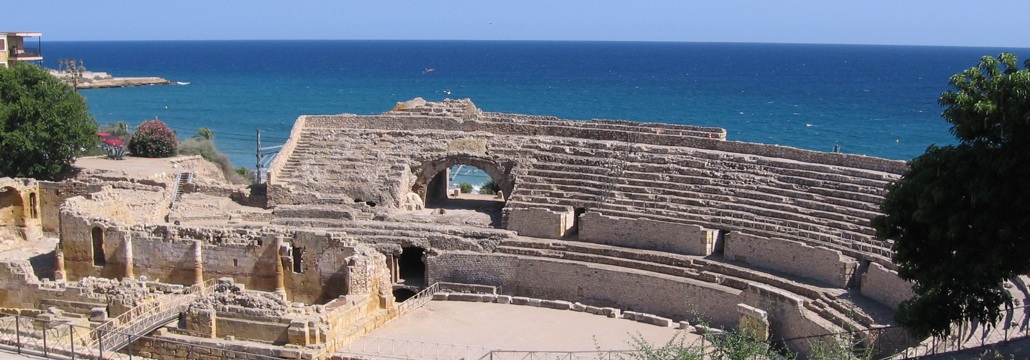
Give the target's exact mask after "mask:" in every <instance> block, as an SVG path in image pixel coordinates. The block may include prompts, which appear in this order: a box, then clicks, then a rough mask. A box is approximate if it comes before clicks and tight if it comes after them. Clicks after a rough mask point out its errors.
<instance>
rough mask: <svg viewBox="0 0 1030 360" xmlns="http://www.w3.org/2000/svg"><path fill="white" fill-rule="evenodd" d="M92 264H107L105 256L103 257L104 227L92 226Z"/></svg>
mask: <svg viewBox="0 0 1030 360" xmlns="http://www.w3.org/2000/svg"><path fill="white" fill-rule="evenodd" d="M92 238H93V266H104V265H107V258H105V257H104V229H101V228H100V227H99V226H98V227H95V228H93V231H92Z"/></svg>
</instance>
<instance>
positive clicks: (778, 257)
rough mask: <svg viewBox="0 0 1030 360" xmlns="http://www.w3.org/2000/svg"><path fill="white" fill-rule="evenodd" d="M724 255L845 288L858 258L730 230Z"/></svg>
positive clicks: (794, 242) (727, 257)
mask: <svg viewBox="0 0 1030 360" xmlns="http://www.w3.org/2000/svg"><path fill="white" fill-rule="evenodd" d="M723 256H725V257H726V259H729V260H732V261H737V262H742V263H746V264H751V265H754V266H757V267H761V268H765V269H770V270H774V271H779V272H783V273H787V274H791V275H797V276H801V277H804V278H808V279H813V280H818V281H822V282H824V283H827V284H830V285H833V286H837V287H841V288H846V287H848V285H849V282H850V281H851V279H852V276H853V275H854V273H855V269H856V268H857V267H858V260H856V259H854V258H851V257H848V256H844V255H843V254H841V252H840V251H837V250H831V249H827V248H823V247H813V246H811V245H808V244H805V243H801V242H797V241H790V240H781V239H772V238H763V237H757V236H752V235H748V234H742V233H730V234H729V235H727V238H726V245H725V249H724V253H723Z"/></svg>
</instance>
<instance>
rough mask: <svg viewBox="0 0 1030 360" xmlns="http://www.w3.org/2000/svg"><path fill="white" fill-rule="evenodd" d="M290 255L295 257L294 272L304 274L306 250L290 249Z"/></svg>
mask: <svg viewBox="0 0 1030 360" xmlns="http://www.w3.org/2000/svg"><path fill="white" fill-rule="evenodd" d="M290 255H292V256H293V272H294V273H297V274H300V273H302V272H304V264H303V261H304V259H303V256H304V248H303V247H297V246H294V247H292V248H291V249H290Z"/></svg>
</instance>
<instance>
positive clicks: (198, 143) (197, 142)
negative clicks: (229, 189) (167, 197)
mask: <svg viewBox="0 0 1030 360" xmlns="http://www.w3.org/2000/svg"><path fill="white" fill-rule="evenodd" d="M179 154H180V155H200V157H202V158H204V159H205V160H207V161H210V162H212V163H214V164H215V165H218V169H219V170H221V171H222V175H223V176H225V180H227V181H229V182H231V183H233V184H246V183H247V180H246V179H245V178H244V177H243V176H240V174H238V173H237V172H236V168H235V167H233V166H232V163H231V162H229V157H227V156H225V154H222V152H220V151H218V149H217V148H215V143H214V142H213V141H211V140H208V139H205V138H203V137H192V138H189V139H187V140H186V141H183V142H181V143H179Z"/></svg>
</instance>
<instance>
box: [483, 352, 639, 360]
mask: <svg viewBox="0 0 1030 360" xmlns="http://www.w3.org/2000/svg"><path fill="white" fill-rule="evenodd" d="M639 354H640V351H639V350H611V351H506V350H495V351H491V352H489V353H487V354H485V355H483V356H482V357H480V358H478V360H618V359H635V358H638V357H639Z"/></svg>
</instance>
